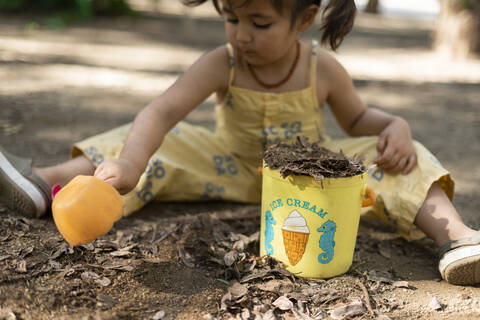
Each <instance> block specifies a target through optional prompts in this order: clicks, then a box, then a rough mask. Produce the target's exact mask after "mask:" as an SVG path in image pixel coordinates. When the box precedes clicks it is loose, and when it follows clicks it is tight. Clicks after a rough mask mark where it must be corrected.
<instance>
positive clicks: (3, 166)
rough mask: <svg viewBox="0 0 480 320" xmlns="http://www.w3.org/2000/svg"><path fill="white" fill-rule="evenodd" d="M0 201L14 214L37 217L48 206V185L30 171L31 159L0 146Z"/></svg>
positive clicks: (49, 201)
mask: <svg viewBox="0 0 480 320" xmlns="http://www.w3.org/2000/svg"><path fill="white" fill-rule="evenodd" d="M0 203H2V204H4V205H5V206H6V207H7V208H8V209H10V210H11V211H13V213H14V214H18V215H21V216H25V217H29V218H39V217H40V216H42V215H43V214H44V213H45V212H46V211H47V209H48V208H49V206H50V203H51V198H50V187H49V186H48V185H47V184H46V183H45V182H44V181H43V180H42V179H41V178H39V177H38V176H37V175H35V174H34V173H33V172H32V160H30V159H24V158H20V157H17V156H14V155H12V154H10V153H8V152H7V151H5V149H3V148H2V147H0Z"/></svg>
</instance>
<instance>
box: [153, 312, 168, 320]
mask: <svg viewBox="0 0 480 320" xmlns="http://www.w3.org/2000/svg"><path fill="white" fill-rule="evenodd" d="M164 317H165V311H163V310H160V311H158V312H157V313H155V314H154V315H153V317H152V320H161V319H163V318H164Z"/></svg>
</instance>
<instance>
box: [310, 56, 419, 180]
mask: <svg viewBox="0 0 480 320" xmlns="http://www.w3.org/2000/svg"><path fill="white" fill-rule="evenodd" d="M319 61H321V63H319V68H321V72H323V73H324V74H326V78H324V79H323V85H324V86H326V87H327V93H326V99H327V102H328V104H329V105H330V107H331V109H332V112H333V114H334V116H335V118H336V119H337V121H338V123H339V125H340V127H341V128H342V129H343V130H344V131H345V132H346V133H347V134H348V135H350V136H370V135H378V136H379V138H378V143H377V151H378V155H377V157H376V158H375V159H374V163H376V164H377V165H378V166H379V167H380V168H382V169H384V170H386V171H388V172H392V173H396V172H402V173H404V174H407V173H408V172H410V171H411V170H412V169H413V168H414V167H415V164H416V162H417V158H416V153H415V148H414V146H413V141H412V136H411V131H410V127H409V125H408V123H407V121H405V120H404V119H403V118H401V117H398V116H393V115H390V114H388V113H386V112H383V111H381V110H378V109H374V108H367V106H366V105H365V103H363V101H362V100H361V99H360V97H359V96H358V94H357V92H356V90H355V88H354V86H353V82H352V79H351V78H350V76H349V75H348V73H347V72H346V70H345V69H344V68H343V67H342V66H341V65H340V64H339V63H338V62H337V61H336V60H335V59H334V58H333V57H331V56H329V55H326V54H325V53H323V54H322V55H319ZM317 74H322V73H320V70H319V71H318V72H317ZM321 83H322V82H321V81H319V85H320V84H321Z"/></svg>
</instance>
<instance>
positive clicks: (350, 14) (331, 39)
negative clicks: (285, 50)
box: [183, 0, 357, 50]
mask: <svg viewBox="0 0 480 320" xmlns="http://www.w3.org/2000/svg"><path fill="white" fill-rule="evenodd" d="M207 1H208V0H183V3H184V4H185V5H187V6H192V7H194V6H198V5H201V4H202V3H205V2H207ZM227 1H229V0H227ZM251 1H252V0H244V2H243V3H242V4H241V5H242V6H243V5H247V4H248V3H250V2H251ZM270 1H271V3H272V5H273V6H274V7H275V9H276V10H277V11H278V12H280V13H282V12H283V10H285V7H286V6H287V5H288V3H289V2H290V1H286V0H270ZM212 2H213V5H214V6H215V9H216V10H217V11H218V13H220V14H221V9H220V4H219V0H212ZM321 4H322V0H297V1H295V2H294V4H293V5H291V6H292V8H291V10H292V22H293V21H295V19H297V18H298V16H299V15H300V14H301V13H302V12H303V10H305V9H306V8H308V7H309V6H311V5H316V6H319V7H320V6H321ZM356 13H357V7H356V6H355V1H354V0H330V1H329V2H328V4H327V6H326V7H325V9H324V11H323V14H322V26H321V28H320V30H322V31H323V33H322V43H323V44H325V43H327V44H328V45H329V46H330V47H331V48H332V50H336V49H337V48H338V47H339V46H340V44H341V43H342V41H343V39H344V38H345V36H346V35H347V34H348V33H349V32H350V31H351V30H352V27H353V22H354V20H355V15H356Z"/></svg>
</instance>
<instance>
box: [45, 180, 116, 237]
mask: <svg viewBox="0 0 480 320" xmlns="http://www.w3.org/2000/svg"><path fill="white" fill-rule="evenodd" d="M52 198H53V202H52V213H53V219H54V221H55V224H56V226H57V229H58V231H59V232H60V233H61V235H62V236H63V238H65V240H66V241H67V242H68V243H69V244H70V245H72V246H76V245H81V244H85V243H88V242H91V241H93V240H95V239H96V238H97V237H100V236H102V235H104V234H106V233H107V232H108V231H110V229H111V228H112V226H113V223H114V222H115V221H117V220H118V219H120V218H121V217H122V212H123V199H122V197H121V196H120V194H119V193H118V191H117V190H116V189H115V188H114V187H112V186H111V185H110V184H108V183H106V182H104V181H102V180H100V179H98V178H95V177H93V176H83V175H79V176H76V177H75V178H74V179H72V180H71V181H70V182H69V183H68V184H67V185H65V186H64V187H63V188H61V189H60V186H58V185H57V186H55V187H54V188H53V190H52Z"/></svg>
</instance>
